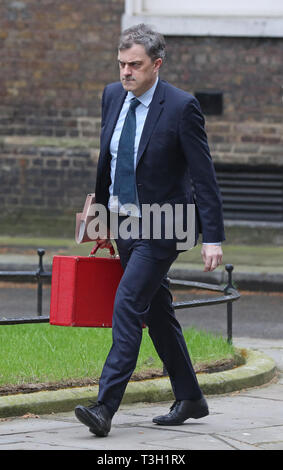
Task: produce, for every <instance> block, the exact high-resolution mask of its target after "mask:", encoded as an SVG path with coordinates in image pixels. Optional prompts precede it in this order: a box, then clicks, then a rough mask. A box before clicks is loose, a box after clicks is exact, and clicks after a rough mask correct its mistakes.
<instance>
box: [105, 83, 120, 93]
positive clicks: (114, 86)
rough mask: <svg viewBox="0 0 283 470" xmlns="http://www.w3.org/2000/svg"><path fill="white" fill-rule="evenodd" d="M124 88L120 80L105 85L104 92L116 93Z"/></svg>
mask: <svg viewBox="0 0 283 470" xmlns="http://www.w3.org/2000/svg"><path fill="white" fill-rule="evenodd" d="M123 91H124V88H123V86H122V83H121V82H113V83H108V85H106V87H105V88H104V93H107V94H108V93H109V94H112V93H117V92H123Z"/></svg>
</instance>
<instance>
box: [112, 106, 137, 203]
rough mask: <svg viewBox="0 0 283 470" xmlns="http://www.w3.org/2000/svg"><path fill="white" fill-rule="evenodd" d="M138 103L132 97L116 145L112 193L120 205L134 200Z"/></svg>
mask: <svg viewBox="0 0 283 470" xmlns="http://www.w3.org/2000/svg"><path fill="white" fill-rule="evenodd" d="M139 104H140V101H139V100H138V99H137V98H132V100H131V104H130V108H129V111H128V113H127V116H126V118H125V122H124V126H123V129H122V132H121V136H120V140H119V145H118V154H117V162H116V171H115V180H114V188H113V195H114V196H118V200H119V202H120V204H122V205H124V204H135V202H136V189H135V167H134V148H135V136H136V107H137V106H138V105H139Z"/></svg>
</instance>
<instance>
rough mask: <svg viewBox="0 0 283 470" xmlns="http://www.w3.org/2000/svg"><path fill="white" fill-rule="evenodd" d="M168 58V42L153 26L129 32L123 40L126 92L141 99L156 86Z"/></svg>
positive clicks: (120, 58)
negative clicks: (159, 73)
mask: <svg viewBox="0 0 283 470" xmlns="http://www.w3.org/2000/svg"><path fill="white" fill-rule="evenodd" d="M164 58H165V40H164V38H163V36H162V35H161V34H159V33H157V32H155V31H153V30H152V29H151V28H150V27H149V26H147V25H144V24H140V25H137V26H133V27H132V28H129V29H126V30H125V31H124V32H123V33H122V36H121V38H120V44H119V47H118V62H119V67H120V79H121V82H122V85H123V87H124V89H125V90H126V91H132V92H133V93H134V94H135V95H136V96H140V95H142V94H143V93H145V91H147V90H148V89H149V88H151V87H152V86H153V84H154V83H155V80H156V78H157V76H158V71H159V69H160V67H161V65H162V62H163V60H164Z"/></svg>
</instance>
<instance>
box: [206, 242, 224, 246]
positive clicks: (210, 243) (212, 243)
mask: <svg viewBox="0 0 283 470" xmlns="http://www.w3.org/2000/svg"><path fill="white" fill-rule="evenodd" d="M202 244H203V245H218V246H221V244H222V242H209V243H206V242H202Z"/></svg>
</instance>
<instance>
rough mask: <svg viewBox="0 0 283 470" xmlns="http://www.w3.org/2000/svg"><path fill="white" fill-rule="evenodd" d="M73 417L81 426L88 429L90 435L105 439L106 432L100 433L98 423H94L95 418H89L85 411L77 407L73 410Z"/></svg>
mask: <svg viewBox="0 0 283 470" xmlns="http://www.w3.org/2000/svg"><path fill="white" fill-rule="evenodd" d="M75 415H76V417H77V418H78V420H79V421H80V422H81V423H82V424H84V425H85V426H87V427H88V428H89V430H90V432H91V433H93V434H96V435H97V436H99V437H106V436H107V435H108V431H102V430H101V429H100V425H99V423H98V422H96V421H95V417H94V416H91V417H90V416H89V415H88V413H87V411H86V410H85V409H82V408H80V407H78V406H77V407H76V408H75Z"/></svg>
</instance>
